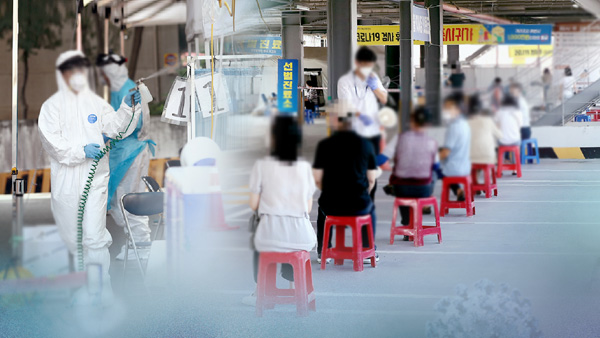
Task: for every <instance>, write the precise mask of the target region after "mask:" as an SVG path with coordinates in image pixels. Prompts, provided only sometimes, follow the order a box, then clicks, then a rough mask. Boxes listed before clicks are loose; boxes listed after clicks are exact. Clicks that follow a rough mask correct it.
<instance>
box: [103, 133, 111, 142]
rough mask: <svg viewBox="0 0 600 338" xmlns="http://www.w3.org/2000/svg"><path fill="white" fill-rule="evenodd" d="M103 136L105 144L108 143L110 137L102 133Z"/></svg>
mask: <svg viewBox="0 0 600 338" xmlns="http://www.w3.org/2000/svg"><path fill="white" fill-rule="evenodd" d="M102 138H103V139H104V144H106V142H108V141H110V137H108V136H106V135H104V134H102Z"/></svg>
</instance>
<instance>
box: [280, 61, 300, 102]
mask: <svg viewBox="0 0 600 338" xmlns="http://www.w3.org/2000/svg"><path fill="white" fill-rule="evenodd" d="M277 108H278V109H279V112H280V113H295V112H297V111H298V60H296V59H279V60H277Z"/></svg>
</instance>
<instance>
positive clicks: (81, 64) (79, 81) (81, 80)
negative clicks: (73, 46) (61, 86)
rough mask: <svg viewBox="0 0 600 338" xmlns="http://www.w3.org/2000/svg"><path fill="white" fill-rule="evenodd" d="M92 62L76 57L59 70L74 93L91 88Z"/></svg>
mask: <svg viewBox="0 0 600 338" xmlns="http://www.w3.org/2000/svg"><path fill="white" fill-rule="evenodd" d="M89 66H90V62H89V61H88V59H86V58H85V57H83V56H80V55H77V56H74V57H72V58H70V59H68V60H66V61H64V62H63V63H61V64H60V65H58V67H57V68H58V70H59V71H60V73H61V74H62V76H63V78H64V79H65V82H66V83H67V84H68V86H69V88H71V89H72V90H73V91H74V92H76V93H79V92H81V91H82V90H84V89H86V88H87V87H88V86H89V83H88V75H89V74H88V69H89Z"/></svg>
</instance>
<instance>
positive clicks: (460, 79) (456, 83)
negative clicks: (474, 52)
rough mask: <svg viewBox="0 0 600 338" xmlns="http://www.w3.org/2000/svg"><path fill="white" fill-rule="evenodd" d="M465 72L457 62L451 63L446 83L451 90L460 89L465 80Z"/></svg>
mask: <svg viewBox="0 0 600 338" xmlns="http://www.w3.org/2000/svg"><path fill="white" fill-rule="evenodd" d="M465 79H466V77H465V73H463V72H462V71H461V69H460V66H459V65H458V64H453V65H452V74H451V75H450V76H449V77H448V83H450V87H451V88H452V90H453V91H462V90H463V85H464V82H465Z"/></svg>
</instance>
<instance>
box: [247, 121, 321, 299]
mask: <svg viewBox="0 0 600 338" xmlns="http://www.w3.org/2000/svg"><path fill="white" fill-rule="evenodd" d="M271 136H272V137H271V140H272V142H271V156H268V157H266V158H263V159H260V160H258V161H257V162H256V163H255V164H254V168H253V169H252V173H251V175H250V192H251V194H250V208H252V210H255V211H258V214H259V216H260V222H259V224H258V227H257V229H256V232H255V235H254V247H255V249H256V251H255V254H254V280H255V281H256V279H257V278H256V277H257V273H258V261H259V255H260V252H293V251H311V250H312V249H313V248H314V247H315V245H316V244H317V236H316V234H315V231H314V229H313V226H312V224H311V222H310V219H309V213H310V211H311V209H312V202H313V194H314V193H315V190H316V186H315V182H314V179H313V176H312V166H311V165H310V163H308V162H306V161H304V160H299V159H298V150H299V146H300V141H301V134H300V128H299V126H298V123H297V121H296V120H295V118H293V117H291V116H278V117H277V118H276V119H275V121H274V124H273V128H272V133H271ZM281 274H282V276H283V278H285V279H287V280H288V281H290V282H293V281H294V275H293V271H292V266H291V265H288V264H283V265H282V267H281ZM243 303H244V304H248V305H254V304H255V303H256V297H255V295H254V294H252V295H251V296H249V297H245V298H244V300H243Z"/></svg>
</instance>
